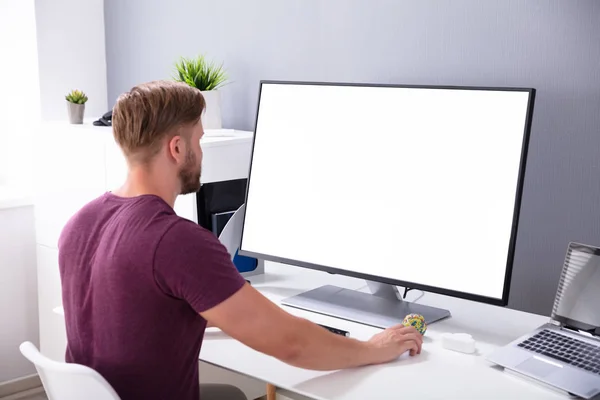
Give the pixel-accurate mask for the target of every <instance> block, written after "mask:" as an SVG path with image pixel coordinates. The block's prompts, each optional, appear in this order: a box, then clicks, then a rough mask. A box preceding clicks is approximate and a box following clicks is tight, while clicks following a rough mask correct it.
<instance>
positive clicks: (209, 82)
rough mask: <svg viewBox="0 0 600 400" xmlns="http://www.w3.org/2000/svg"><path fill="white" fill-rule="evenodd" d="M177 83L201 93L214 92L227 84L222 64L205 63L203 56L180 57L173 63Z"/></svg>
mask: <svg viewBox="0 0 600 400" xmlns="http://www.w3.org/2000/svg"><path fill="white" fill-rule="evenodd" d="M173 79H175V80H176V81H178V82H184V83H186V84H187V85H189V86H191V87H195V88H196V89H199V90H201V91H207V90H216V89H218V88H220V87H221V86H223V85H224V84H225V83H226V82H227V79H228V78H227V74H226V73H225V70H224V69H223V64H220V65H216V64H215V63H213V62H210V63H209V62H207V61H206V58H205V57H204V56H203V55H199V56H197V57H196V58H193V59H191V58H185V57H181V58H180V60H179V61H178V62H177V63H175V76H174V77H173Z"/></svg>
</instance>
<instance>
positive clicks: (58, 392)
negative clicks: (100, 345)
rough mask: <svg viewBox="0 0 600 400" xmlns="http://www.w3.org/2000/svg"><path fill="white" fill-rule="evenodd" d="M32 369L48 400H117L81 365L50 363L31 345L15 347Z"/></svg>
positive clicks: (100, 377) (88, 369) (91, 370)
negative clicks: (31, 365) (35, 372)
mask: <svg viewBox="0 0 600 400" xmlns="http://www.w3.org/2000/svg"><path fill="white" fill-rule="evenodd" d="M19 350H20V351H21V354H23V356H25V358H27V359H28V360H29V361H31V362H32V363H33V365H35V368H36V370H37V372H38V374H39V376H40V379H41V381H42V384H43V385H44V390H45V391H46V395H47V396H48V399H49V400H81V399H84V400H120V399H119V396H118V395H117V393H116V392H115V390H114V389H113V388H112V387H111V386H110V384H109V383H108V382H107V381H106V379H104V378H103V377H102V376H101V375H100V374H99V373H98V372H96V371H94V370H93V369H91V368H88V367H86V366H84V365H79V364H70V363H64V362H58V361H54V360H51V359H49V358H47V357H46V356H44V355H43V354H42V353H40V351H39V350H38V349H37V347H35V345H34V344H33V343H31V342H24V343H22V344H21V346H19Z"/></svg>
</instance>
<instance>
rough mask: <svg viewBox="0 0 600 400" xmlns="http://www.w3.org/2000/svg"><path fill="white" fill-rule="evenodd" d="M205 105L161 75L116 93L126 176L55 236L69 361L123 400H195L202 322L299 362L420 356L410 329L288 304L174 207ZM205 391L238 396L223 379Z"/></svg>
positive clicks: (186, 181)
mask: <svg viewBox="0 0 600 400" xmlns="http://www.w3.org/2000/svg"><path fill="white" fill-rule="evenodd" d="M204 107H205V103H204V100H203V98H202V95H201V93H200V91H198V90H196V89H193V88H191V87H189V86H187V85H185V84H180V83H175V82H166V81H165V82H162V81H159V82H150V83H147V84H143V85H139V86H136V87H134V88H133V89H132V90H131V91H130V92H127V93H124V94H123V95H121V96H120V97H119V99H118V100H117V102H116V105H115V107H114V109H113V132H114V137H115V140H116V141H117V143H118V144H119V146H120V147H121V149H122V151H123V154H124V155H125V158H126V160H127V164H128V176H127V179H126V182H125V183H124V184H123V186H122V187H120V188H119V189H117V190H115V191H114V192H107V193H105V194H104V195H102V196H100V197H99V198H97V199H96V200H94V201H92V202H90V203H89V204H87V205H85V206H84V207H83V208H82V209H81V210H80V211H79V212H78V213H77V214H76V215H74V216H73V217H72V218H71V220H70V221H69V222H68V224H67V225H66V226H65V228H64V230H63V232H62V234H61V237H60V240H59V265H60V273H61V280H62V287H63V303H64V309H65V318H66V327H67V338H68V346H67V352H66V359H67V361H68V362H75V363H79V364H84V365H87V366H89V367H91V368H93V369H95V370H96V371H98V372H99V373H100V374H101V375H103V376H104V377H105V378H106V379H107V380H108V382H109V383H110V384H111V385H112V386H113V387H114V388H115V390H116V391H117V393H118V394H119V395H120V396H121V398H122V399H123V400H128V399H146V400H149V399H179V400H192V399H194V400H197V399H198V397H199V396H200V394H201V389H200V385H199V382H198V357H199V352H200V348H201V345H202V338H203V335H204V331H205V328H206V326H207V324H210V325H212V326H216V327H218V328H220V329H221V330H222V331H223V332H225V333H227V334H228V335H230V336H231V337H233V338H235V339H237V340H239V341H241V342H242V343H244V344H246V345H247V346H249V347H251V348H253V349H256V350H257V351H260V352H262V353H265V354H267V355H270V356H273V357H276V358H277V359H279V360H281V361H283V362H285V363H288V364H290V365H294V366H297V367H301V368H307V369H315V370H337V369H343V368H350V367H358V366H361V365H368V364H376V363H384V362H388V361H391V360H394V359H396V358H397V357H398V356H400V355H401V354H403V353H405V352H407V351H408V352H410V354H411V355H416V354H418V353H420V351H421V344H422V338H421V336H420V334H419V333H417V331H416V330H415V329H414V328H405V327H400V326H398V327H392V328H389V329H387V330H385V331H382V332H381V333H379V334H377V335H375V336H374V337H373V338H371V339H370V340H369V341H359V340H355V339H350V338H346V337H342V336H339V335H335V334H332V333H330V332H329V331H327V330H325V329H322V328H321V327H319V326H317V325H315V324H313V323H311V322H309V321H307V320H304V319H301V318H297V317H294V316H292V315H291V314H288V313H286V312H285V311H284V310H283V309H281V308H280V307H278V306H277V305H275V304H273V303H272V302H270V301H269V300H268V299H266V298H265V297H263V296H262V295H261V294H260V293H259V292H258V291H256V290H255V289H254V288H252V287H251V286H250V285H248V284H247V283H246V282H245V280H244V279H243V278H242V277H241V275H240V274H239V273H238V271H237V270H236V269H235V266H234V265H233V264H232V262H231V258H230V256H229V254H228V253H227V251H226V249H225V248H224V247H223V246H222V245H221V244H220V242H219V241H218V239H217V238H216V237H215V236H214V235H213V234H212V233H211V232H209V231H208V230H205V229H204V228H202V227H200V226H199V225H197V224H195V223H193V222H191V221H188V220H186V219H183V218H180V217H178V216H177V215H176V214H175V212H174V211H173V206H174V203H175V199H176V197H177V196H178V195H179V194H186V193H193V192H196V191H198V190H199V187H200V170H201V164H202V149H201V147H200V138H201V137H202V135H203V134H204V131H203V128H202V123H201V118H200V117H201V114H202V111H203V109H204ZM203 388H204V387H203ZM212 389H215V388H214V387H213V388H212ZM218 390H223V391H224V392H221V393H218ZM227 390H229V391H230V392H228V393H227ZM207 393H208V392H207ZM213 393H214V398H229V399H234V398H237V397H235V396H239V397H240V398H243V394H242V395H240V394H239V393H240V391H239V390H237V391H236V390H235V389H231V388H216V391H213ZM203 400H209V399H208V394H207V395H206V397H205V398H203Z"/></svg>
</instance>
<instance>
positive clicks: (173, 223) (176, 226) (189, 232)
mask: <svg viewBox="0 0 600 400" xmlns="http://www.w3.org/2000/svg"><path fill="white" fill-rule="evenodd" d="M163 242H175V243H179V245H180V246H181V247H184V248H185V247H204V246H206V245H213V244H218V243H220V242H219V240H218V238H217V237H216V236H215V234H214V233H212V232H211V231H209V230H208V229H206V228H204V227H203V226H201V225H199V224H197V223H196V222H194V221H191V220H189V219H186V218H183V217H180V216H177V215H175V216H174V217H173V218H171V219H170V223H169V227H168V229H166V230H165V233H164V235H163Z"/></svg>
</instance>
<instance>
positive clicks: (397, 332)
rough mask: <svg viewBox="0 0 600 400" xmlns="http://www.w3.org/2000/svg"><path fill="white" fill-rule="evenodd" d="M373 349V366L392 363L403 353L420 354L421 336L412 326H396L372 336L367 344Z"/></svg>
mask: <svg viewBox="0 0 600 400" xmlns="http://www.w3.org/2000/svg"><path fill="white" fill-rule="evenodd" d="M367 343H368V344H369V345H370V346H371V347H372V348H373V349H374V356H375V359H374V361H373V363H374V364H382V363H386V362H389V361H392V360H394V359H396V358H398V357H399V356H401V355H402V354H404V353H405V352H407V351H409V352H410V355H411V356H414V355H416V354H420V353H421V346H422V345H423V336H422V335H421V334H420V333H419V332H418V331H417V330H416V329H415V328H413V327H412V326H411V327H406V326H404V325H396V326H393V327H391V328H388V329H386V330H384V331H382V332H379V333H378V334H376V335H374V336H373V337H372V338H371V339H369V341H368V342H367Z"/></svg>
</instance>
